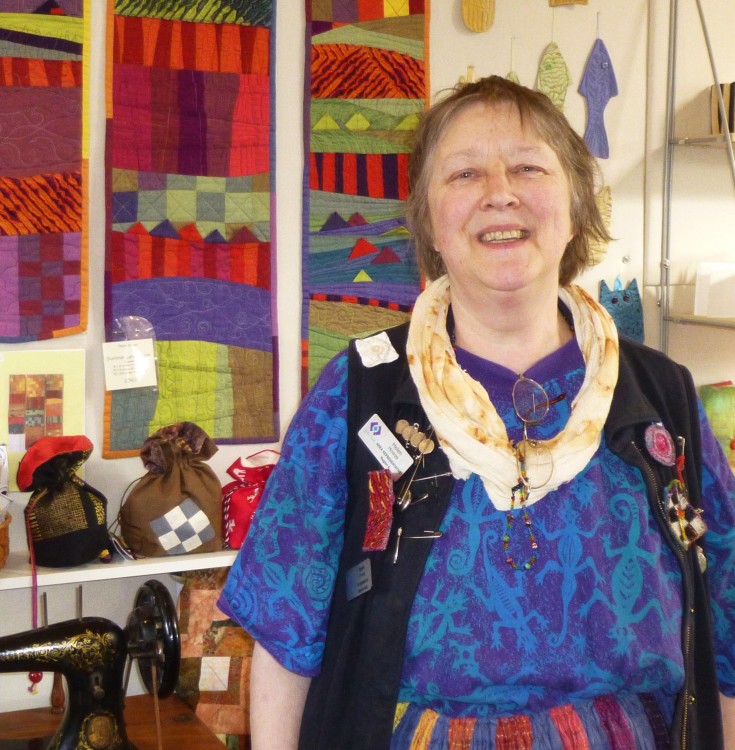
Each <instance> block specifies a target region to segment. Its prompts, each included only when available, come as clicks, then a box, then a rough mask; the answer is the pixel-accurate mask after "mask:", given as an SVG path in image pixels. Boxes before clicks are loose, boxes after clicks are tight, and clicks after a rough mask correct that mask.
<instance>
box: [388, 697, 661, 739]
mask: <svg viewBox="0 0 735 750" xmlns="http://www.w3.org/2000/svg"><path fill="white" fill-rule="evenodd" d="M391 750H670V744H669V731H668V727H667V723H666V720H665V719H664V716H663V714H662V712H661V710H660V709H659V706H658V703H657V701H656V699H655V697H654V696H652V695H649V694H645V693H642V694H637V695H616V696H615V697H612V696H602V697H599V698H595V699H594V700H591V701H588V702H584V703H579V704H574V705H572V704H569V705H565V706H557V707H556V708H552V709H551V710H550V711H547V712H541V713H535V714H523V715H516V716H507V717H500V718H493V719H485V718H478V719H475V718H454V717H452V718H450V717H448V716H443V715H441V714H438V713H437V712H436V711H433V710H431V709H422V708H420V707H418V706H415V705H413V704H408V703H399V704H398V707H397V709H396V717H395V721H394V731H393V740H392V742H391Z"/></svg>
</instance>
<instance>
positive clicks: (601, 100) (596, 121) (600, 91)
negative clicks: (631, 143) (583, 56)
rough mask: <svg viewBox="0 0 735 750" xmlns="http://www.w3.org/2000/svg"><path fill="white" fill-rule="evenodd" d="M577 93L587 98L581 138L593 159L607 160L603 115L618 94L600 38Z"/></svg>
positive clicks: (611, 67) (591, 54)
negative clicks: (594, 157) (584, 127)
mask: <svg viewBox="0 0 735 750" xmlns="http://www.w3.org/2000/svg"><path fill="white" fill-rule="evenodd" d="M579 93H580V94H581V95H582V96H583V97H585V99H587V129H586V130H585V131H584V139H585V141H586V142H587V145H588V146H589V149H590V151H591V152H592V153H593V155H594V156H598V157H600V158H602V159H607V158H608V157H609V156H610V145H609V144H608V142H607V133H606V132H605V120H604V117H603V113H604V111H605V107H606V106H607V103H608V102H609V101H610V99H611V98H612V97H613V96H617V95H618V82H617V81H616V80H615V71H614V70H613V66H612V61H611V60H610V55H609V54H608V52H607V47H606V46H605V43H604V42H603V41H602V39H597V40H595V43H594V45H593V47H592V51H591V52H590V56H589V59H588V60H587V65H586V66H585V69H584V74H583V75H582V81H581V83H580V84H579Z"/></svg>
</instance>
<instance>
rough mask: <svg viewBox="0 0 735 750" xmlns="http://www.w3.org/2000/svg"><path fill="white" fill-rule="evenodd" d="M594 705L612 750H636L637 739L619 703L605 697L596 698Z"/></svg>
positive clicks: (609, 697) (607, 696)
mask: <svg viewBox="0 0 735 750" xmlns="http://www.w3.org/2000/svg"><path fill="white" fill-rule="evenodd" d="M593 705H594V707H595V711H597V715H598V716H599V717H600V724H601V725H602V728H603V729H604V730H605V734H606V735H607V738H608V741H609V742H610V750H635V737H634V736H633V732H632V730H631V728H630V725H629V724H628V719H627V717H626V715H625V712H624V711H623V709H622V708H621V707H620V705H619V704H618V702H617V701H616V700H615V699H614V698H612V697H611V696H609V695H603V696H599V697H597V698H595V699H594V702H593Z"/></svg>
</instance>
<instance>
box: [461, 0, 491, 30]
mask: <svg viewBox="0 0 735 750" xmlns="http://www.w3.org/2000/svg"><path fill="white" fill-rule="evenodd" d="M462 20H463V21H464V25H465V26H466V27H467V28H468V29H469V30H470V31H477V32H479V31H487V30H488V29H489V28H490V27H491V26H492V25H493V21H495V0H462Z"/></svg>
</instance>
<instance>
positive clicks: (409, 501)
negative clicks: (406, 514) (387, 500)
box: [397, 487, 429, 510]
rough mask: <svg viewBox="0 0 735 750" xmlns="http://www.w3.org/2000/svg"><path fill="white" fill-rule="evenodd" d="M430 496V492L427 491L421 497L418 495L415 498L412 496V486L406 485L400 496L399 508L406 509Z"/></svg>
mask: <svg viewBox="0 0 735 750" xmlns="http://www.w3.org/2000/svg"><path fill="white" fill-rule="evenodd" d="M428 497H429V493H428V492H427V493H426V494H424V495H421V497H417V498H416V499H415V500H414V499H413V498H412V497H411V488H410V487H406V489H405V490H404V491H403V492H402V493H401V495H400V497H399V498H398V503H397V505H398V510H406V509H407V508H408V507H409V506H411V505H415V504H416V503H420V502H421V501H422V500H426V499H428Z"/></svg>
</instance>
